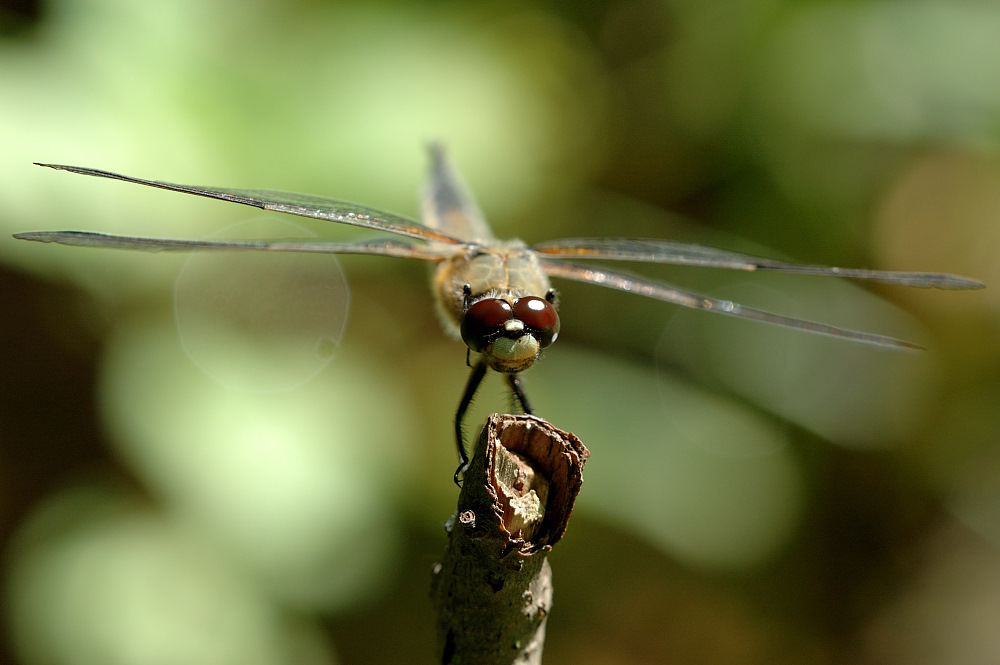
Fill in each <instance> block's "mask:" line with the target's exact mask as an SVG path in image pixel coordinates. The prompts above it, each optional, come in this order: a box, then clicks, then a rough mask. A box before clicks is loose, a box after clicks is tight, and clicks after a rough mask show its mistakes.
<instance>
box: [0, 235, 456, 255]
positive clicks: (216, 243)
mask: <svg viewBox="0 0 1000 665" xmlns="http://www.w3.org/2000/svg"><path fill="white" fill-rule="evenodd" d="M14 237H15V238H18V239H20V240H32V241H35V242H54V243H58V244H60V245H74V246H77V247H107V248H112V249H132V250H135V249H138V250H144V251H148V252H160V251H190V250H193V249H198V250H202V249H209V250H256V251H265V252H304V253H312V254H378V255H381V256H393V257H398V258H406V259H420V260H422V261H441V260H443V259H446V258H448V256H449V255H450V254H451V253H452V250H453V246H442V245H438V246H433V245H428V246H425V245H411V244H408V243H405V242H398V241H394V240H374V241H367V242H355V243H337V242H330V241H328V240H322V239H317V240H303V239H300V238H295V239H293V240H182V239H175V238H145V237H140V236H119V235H112V234H108V233H94V232H92V231H30V232H27V233H15V234H14Z"/></svg>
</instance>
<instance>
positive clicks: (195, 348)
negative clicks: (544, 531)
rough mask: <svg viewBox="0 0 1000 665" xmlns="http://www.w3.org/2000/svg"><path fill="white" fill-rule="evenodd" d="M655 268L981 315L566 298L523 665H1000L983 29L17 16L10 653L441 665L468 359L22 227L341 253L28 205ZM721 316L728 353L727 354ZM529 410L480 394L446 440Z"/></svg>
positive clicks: (7, 356) (215, 11)
mask: <svg viewBox="0 0 1000 665" xmlns="http://www.w3.org/2000/svg"><path fill="white" fill-rule="evenodd" d="M431 140H441V141H443V142H444V143H445V144H446V145H447V146H448V148H449V152H450V155H451V157H452V159H453V161H454V163H455V165H456V167H457V169H458V170H459V172H460V173H462V174H463V176H464V179H465V180H466V182H467V183H468V185H469V186H470V189H471V190H472V191H473V192H474V193H475V195H476V197H477V199H478V201H479V204H480V206H481V207H482V209H483V210H484V212H485V213H486V215H487V217H488V218H489V219H490V220H491V223H492V224H493V226H494V229H495V231H496V233H497V235H499V236H500V237H520V238H522V239H524V240H525V241H527V242H529V243H530V242H534V241H541V240H546V239H553V238H559V237H577V236H625V237H628V236H636V237H660V238H670V239H675V240H681V241H688V242H700V243H704V244H709V245H714V246H719V247H725V248H728V249H733V250H737V251H744V252H749V253H758V254H762V255H767V256H774V257H780V258H787V259H791V260H795V261H801V262H804V263H822V264H832V265H845V266H857V267H862V266H863V267H872V268H879V269H886V270H913V271H941V272H950V273H958V274H964V275H968V276H970V277H974V278H976V279H980V280H982V281H984V282H986V284H987V289H986V290H984V291H977V292H947V293H942V292H929V291H923V290H918V289H911V290H907V289H903V288H899V287H888V286H881V287H870V286H863V285H857V284H849V283H845V282H840V281H837V280H828V279H826V280H824V279H816V278H806V277H795V276H780V277H778V278H771V277H768V276H761V275H747V274H728V273H726V272H724V271H704V270H702V271H699V270H697V269H690V268H689V269H685V270H680V269H672V268H667V267H660V266H637V267H634V268H635V269H636V270H637V271H641V272H643V273H644V274H647V275H650V276H653V277H655V278H658V279H663V280H667V281H670V282H671V283H676V284H678V285H680V286H684V287H685V288H691V289H695V290H697V291H699V292H701V293H705V294H707V295H712V296H717V297H723V298H729V299H734V300H738V301H739V302H742V303H745V304H748V305H753V306H757V307H763V308H766V309H770V310H773V311H778V312H781V313H783V314H787V315H791V316H797V317H801V318H806V319H814V320H820V321H824V322H827V323H831V324H835V325H840V326H845V327H850V328H855V329H860V330H866V331H870V332H877V333H883V334H889V335H894V336H897V337H901V338H903V339H907V340H910V341H914V342H917V343H920V344H922V345H924V346H926V347H927V348H928V351H927V352H926V353H923V354H920V355H913V356H910V355H904V354H896V353H892V352H887V351H881V350H877V349H871V348H867V347H861V346H859V345H856V344H850V343H845V342H842V341H838V340H831V339H824V338H815V337H813V336H810V335H806V334H803V333H795V332H792V331H785V330H773V329H770V328H768V327H766V326H761V325H759V324H754V323H743V322H739V321H729V320H725V317H715V316H712V315H711V314H707V313H703V312H686V311H685V312H680V311H677V309H676V308H674V307H672V306H668V305H665V304H662V303H658V302H652V301H649V302H647V301H646V299H643V298H640V297H638V296H635V295H631V294H624V293H617V292H612V291H609V290H605V289H601V288H599V287H596V286H591V285H583V284H557V285H556V286H557V287H558V288H559V289H560V303H561V315H562V330H563V332H562V334H561V336H560V339H559V342H558V343H557V344H556V345H554V346H553V347H552V348H551V349H550V350H549V351H548V352H547V354H546V357H545V358H544V359H543V360H541V361H540V362H539V364H538V365H537V367H535V368H533V369H532V370H531V371H530V372H528V373H526V374H525V377H524V379H525V382H526V384H527V389H528V393H529V395H530V396H531V399H532V402H533V404H534V406H535V408H536V410H537V412H538V414H539V415H541V416H544V417H545V418H546V419H548V420H549V421H550V422H552V423H553V424H554V425H556V426H557V427H559V428H562V429H565V430H569V431H573V432H574V433H576V434H577V435H578V436H580V438H581V439H582V440H583V442H584V443H585V444H586V445H587V446H588V447H589V448H590V450H591V452H592V456H591V459H590V462H589V464H588V466H587V469H586V472H585V479H586V482H585V484H584V488H583V492H582V494H581V496H580V499H579V501H578V503H577V510H576V512H575V515H574V519H573V523H572V525H571V526H570V529H569V532H568V533H567V536H566V537H565V538H564V539H563V541H562V542H561V543H560V544H559V546H558V547H557V548H556V550H555V551H554V552H553V554H552V557H551V560H552V565H553V567H554V571H555V607H554V611H553V613H552V615H551V617H550V619H549V623H548V640H547V646H546V662H547V663H549V664H558V663H575V664H578V665H598V664H605V663H606V664H614V665H622V664H640V663H667V662H677V663H748V664H749V663H768V664H775V663H802V662H809V663H833V662H857V663H880V664H897V663H898V664H900V665H902V664H904V663H905V664H908V665H909V664H914V663H916V664H920V663H942V662H947V663H951V664H964V663H970V664H971V663H984V662H996V661H998V660H1000V641H998V640H997V639H996V637H995V632H996V631H995V628H994V627H995V626H996V625H997V623H998V621H1000V615H998V610H997V608H998V607H1000V585H998V584H997V580H998V579H1000V551H998V546H1000V518H998V515H1000V482H998V480H997V479H998V478H1000V449H998V447H997V443H998V441H1000V438H998V436H1000V435H998V434H997V432H998V425H1000V385H998V383H1000V371H998V370H1000V336H998V332H1000V331H998V323H1000V321H998V316H997V308H998V295H997V294H998V293H1000V290H998V289H997V285H998V284H1000V279H998V278H1000V159H998V153H1000V5H998V4H997V3H995V2H975V1H972V0H962V1H949V0H913V1H903V0H853V1H850V2H848V1H838V0H813V1H810V2H803V1H801V0H722V1H720V2H702V1H696V0H661V1H656V0H631V1H622V2H617V1H605V2H601V1H597V2H588V3H571V2H547V3H546V2H532V1H530V0H527V1H522V2H508V3H501V2H471V3H463V2H454V1H451V2H446V1H431V0H425V1H423V2H416V1H412V2H406V1H405V0H383V1H380V2H376V3H364V2H332V1H328V2H324V1H321V0H295V1H286V2H281V1H279V0H253V1H252V2H235V1H233V0H198V1H195V0H176V1H174V2H145V1H143V0H48V1H42V0H35V2H30V1H29V0H0V230H2V232H3V233H0V261H2V265H0V295H2V304H0V307H2V309H0V339H2V340H3V346H2V352H0V376H2V377H3V380H2V382H0V400H2V404H3V406H2V407H0V507H2V512H0V515H2V517H3V521H2V534H3V546H4V561H5V567H4V570H3V578H2V583H3V587H2V592H3V596H2V606H3V623H2V631H3V638H4V639H2V640H0V660H2V661H3V662H12V663H21V664H23V665H43V664H44V665H78V664H79V665H89V664H91V663H93V664H98V663H99V664H102V665H106V664H108V663H122V664H140V663H185V664H192V663H197V664H198V665H213V664H216V663H219V664H222V663H240V664H241V665H253V664H260V665H272V664H277V663H298V664H312V663H316V664H320V663H322V664H326V663H334V662H343V663H369V662H371V663H391V662H406V663H411V662H412V663H420V662H426V663H430V662H437V660H438V657H437V654H436V647H435V645H434V644H433V626H432V615H431V609H430V604H429V600H428V599H427V589H428V585H429V578H430V570H431V566H432V564H433V562H434V561H435V558H436V557H437V556H438V555H439V553H440V552H441V551H442V550H443V548H444V544H445V537H444V532H443V524H444V522H445V520H446V519H447V518H448V516H449V515H450V513H451V511H452V510H453V509H454V502H455V498H456V496H457V491H456V488H455V487H454V485H453V484H452V483H451V474H452V471H453V469H454V466H455V463H456V459H455V451H454V448H453V441H452V438H451V421H452V417H453V414H454V409H455V407H456V405H457V402H458V398H459V396H460V394H461V390H462V388H463V386H464V382H465V379H466V372H467V368H466V367H465V364H464V359H465V351H464V346H463V345H462V344H461V342H456V341H455V340H451V339H449V338H447V337H446V336H445V335H443V334H442V333H441V330H440V326H439V325H438V322H437V320H436V315H435V312H434V308H433V303H432V301H431V295H430V292H429V290H428V288H427V277H428V274H429V273H428V269H427V267H426V266H423V265H413V264H412V263H414V262H410V261H405V260H400V259H387V258H381V257H343V258H341V259H340V261H339V262H338V261H337V260H336V259H334V258H332V257H322V256H308V257H307V256H285V257H259V256H257V257H254V256H250V255H246V256H230V257H219V256H215V257H213V256H209V255H195V256H191V257H187V256H183V255H167V254H153V253H142V252H122V251H118V250H95V249H82V248H67V247H57V246H52V245H40V244H33V243H32V244H29V243H25V242H21V241H17V240H14V239H13V238H11V237H10V235H11V234H12V233H16V232H21V231H37V230H56V229H79V230H91V231H104V232H109V233H120V234H129V235H151V236H167V237H178V238H185V237H186V238H203V237H209V236H211V237H263V236H274V237H285V236H297V235H318V236H322V237H329V238H336V239H341V240H343V239H349V238H357V237H364V236H365V235H366V234H363V233H359V232H358V230H356V229H355V230H352V229H342V228H338V227H337V226H336V225H331V224H329V223H315V222H312V221H311V220H301V219H296V220H293V221H294V225H290V224H289V221H288V220H282V219H279V218H275V216H273V215H272V216H267V215H260V214H256V211H253V210H251V209H249V208H243V207H241V206H236V205H229V204H222V203H218V202H213V201H207V200H204V199H198V198H196V197H187V196H183V195H180V194H175V193H168V192H162V191H156V190H152V189H148V188H142V187H138V186H134V185H125V184H122V183H118V182H112V181H109V180H99V179H94V178H85V177H82V176H77V175H71V174H67V173H64V172H56V171H50V170H46V169H41V168H39V167H36V166H33V165H32V162H48V163H61V164H74V165H81V166H90V167H94V168H100V169H107V170H111V171H116V172H121V173H127V174H130V175H134V176H138V177H145V178H151V179H160V180H166V181H169V182H180V183H189V184H202V185H215V186H225V187H239V188H268V189H277V190H289V191H299V192H307V193H315V194H320V195H325V196H330V197H334V198H338V199H344V200H348V201H356V202H359V203H363V204H366V205H369V206H373V207H376V208H382V209H387V210H392V211H396V212H399V213H402V214H404V215H410V216H413V217H417V216H419V199H418V194H419V188H420V186H421V183H422V182H423V179H424V177H425V171H426V166H427V164H426V162H427V160H426V154H425V146H426V144H427V143H428V142H429V141H431ZM719 319H723V320H719ZM509 408H510V405H509V402H508V398H507V396H505V395H504V393H503V391H502V384H501V382H500V381H498V380H497V379H496V377H495V376H494V377H491V378H490V381H489V383H488V384H487V386H486V389H485V390H484V391H483V393H482V394H481V395H480V396H479V397H478V398H477V402H476V404H475V408H474V413H473V414H472V415H471V416H470V418H469V421H468V422H469V423H471V424H473V425H474V426H478V425H476V423H482V422H483V421H484V420H485V418H486V416H487V415H488V414H489V413H492V412H495V411H505V410H508V409H509Z"/></svg>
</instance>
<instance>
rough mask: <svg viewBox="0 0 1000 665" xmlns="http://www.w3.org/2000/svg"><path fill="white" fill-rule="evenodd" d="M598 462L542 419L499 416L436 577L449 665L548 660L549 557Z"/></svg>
mask: <svg viewBox="0 0 1000 665" xmlns="http://www.w3.org/2000/svg"><path fill="white" fill-rule="evenodd" d="M589 455H590V452H589V451H588V450H587V449H586V448H585V447H584V446H583V444H582V443H581V442H580V440H579V439H577V438H576V437H575V436H573V435H572V434H569V433H567V432H563V431H561V430H558V429H556V428H555V427H553V426H552V425H550V424H549V423H548V422H546V421H545V420H542V419H541V418H537V417H535V416H523V415H509V414H503V415H500V414H494V415H492V416H490V418H489V420H488V421H487V423H486V426H485V427H484V428H483V431H482V432H481V433H480V435H479V441H478V443H477V445H476V449H475V451H474V453H473V457H472V462H471V464H470V466H469V468H468V470H467V472H466V474H465V482H464V485H463V487H462V491H461V492H460V494H459V497H458V510H457V512H456V513H455V514H454V515H452V517H451V519H449V520H448V523H447V525H446V529H447V531H448V538H449V541H448V549H447V551H446V552H445V555H444V557H443V558H442V560H441V561H440V562H439V563H437V564H436V565H435V566H434V574H433V578H432V580H431V600H432V602H433V603H434V607H435V609H436V611H437V617H438V622H437V630H438V640H439V645H440V648H441V651H440V653H441V661H440V662H441V663H442V665H448V664H450V663H455V664H456V665H457V664H459V663H476V664H477V665H512V664H513V663H517V664H519V665H529V664H534V665H537V664H540V663H541V659H542V648H543V646H544V642H545V620H546V617H547V616H548V613H549V610H550V608H551V606H552V569H551V568H550V567H549V563H548V561H547V560H546V556H547V555H548V552H549V551H550V550H551V549H552V546H553V545H555V544H556V543H557V542H558V541H559V539H560V538H561V537H562V535H563V533H565V531H566V525H567V523H568V521H569V517H570V514H571V513H572V511H573V503H574V501H575V499H576V495H577V493H578V492H579V491H580V485H581V483H582V482H583V477H582V472H583V466H584V464H585V463H586V461H587V457H588V456H589Z"/></svg>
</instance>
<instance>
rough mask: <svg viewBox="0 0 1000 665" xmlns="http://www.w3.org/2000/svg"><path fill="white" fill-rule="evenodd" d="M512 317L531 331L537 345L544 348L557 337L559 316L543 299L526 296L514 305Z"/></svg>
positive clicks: (550, 304)
mask: <svg viewBox="0 0 1000 665" xmlns="http://www.w3.org/2000/svg"><path fill="white" fill-rule="evenodd" d="M514 316H515V317H516V318H518V319H520V320H521V321H523V322H524V325H526V326H527V327H528V328H530V329H531V331H532V334H533V335H534V337H535V339H537V340H538V345H539V346H541V347H542V348H545V347H546V346H548V345H549V344H551V343H552V342H554V341H556V337H558V336H559V314H557V313H556V308H555V307H553V306H552V303H550V302H549V301H548V300H545V299H544V298H536V297H535V296H528V297H526V298H518V299H517V301H516V302H515V303H514Z"/></svg>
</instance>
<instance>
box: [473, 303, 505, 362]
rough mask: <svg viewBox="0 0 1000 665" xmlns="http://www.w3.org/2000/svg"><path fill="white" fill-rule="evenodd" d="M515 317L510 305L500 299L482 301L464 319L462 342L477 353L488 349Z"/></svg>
mask: <svg viewBox="0 0 1000 665" xmlns="http://www.w3.org/2000/svg"><path fill="white" fill-rule="evenodd" d="M512 316H513V314H512V312H511V306H510V303H508V302H507V301H506V300H500V299H499V298H487V299H486V300H480V301H479V302H477V303H476V304H475V305H473V306H472V307H470V308H469V309H468V310H467V311H466V312H465V316H463V317H462V340H463V341H464V342H465V344H466V346H468V347H469V348H470V349H472V350H473V351H475V352H477V353H478V352H480V351H482V350H483V349H485V348H486V346H487V345H488V344H489V343H490V340H491V339H493V338H494V337H495V336H496V335H497V333H499V332H500V331H501V330H503V324H504V323H505V322H507V321H508V320H510V318H511V317H512Z"/></svg>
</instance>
